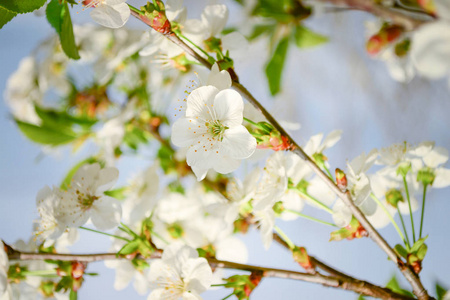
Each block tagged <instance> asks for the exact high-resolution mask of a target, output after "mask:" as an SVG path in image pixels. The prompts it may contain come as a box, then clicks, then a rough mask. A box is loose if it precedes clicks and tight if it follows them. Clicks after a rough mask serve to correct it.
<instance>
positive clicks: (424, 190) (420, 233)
mask: <svg viewBox="0 0 450 300" xmlns="http://www.w3.org/2000/svg"><path fill="white" fill-rule="evenodd" d="M427 187H428V184H424V185H423V198H422V214H421V216H420V231H419V239H421V238H422V227H423V216H424V214H425V197H426V194H427Z"/></svg>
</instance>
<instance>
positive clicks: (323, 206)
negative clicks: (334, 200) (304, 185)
mask: <svg viewBox="0 0 450 300" xmlns="http://www.w3.org/2000/svg"><path fill="white" fill-rule="evenodd" d="M295 190H296V191H297V192H298V193H299V194H300V195H302V196H304V197H306V198H308V199H309V200H311V201H313V202H314V203H316V204H317V205H319V206H320V207H321V208H322V209H323V210H325V211H326V212H328V213H329V214H333V210H332V209H331V208H329V207H328V206H326V205H325V204H324V203H322V202H321V201H319V200H317V199H316V198H314V197H313V196H311V195H310V194H308V193H306V192H302V191H300V190H299V189H295Z"/></svg>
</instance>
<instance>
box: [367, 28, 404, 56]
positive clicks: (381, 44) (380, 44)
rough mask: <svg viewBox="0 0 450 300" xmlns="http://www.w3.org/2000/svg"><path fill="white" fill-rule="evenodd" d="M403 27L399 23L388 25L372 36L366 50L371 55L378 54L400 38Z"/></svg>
mask: <svg viewBox="0 0 450 300" xmlns="http://www.w3.org/2000/svg"><path fill="white" fill-rule="evenodd" d="M402 33H403V29H402V28H401V27H400V26H397V25H386V26H383V27H381V29H380V31H379V32H378V33H377V34H375V35H373V36H371V37H370V38H369V40H368V41H367V43H366V50H367V52H368V53H369V54H370V55H376V54H378V53H379V52H380V51H381V50H383V49H384V48H385V47H387V46H388V45H389V44H390V43H392V42H393V41H395V40H396V39H398V38H399V37H400V36H401V34H402Z"/></svg>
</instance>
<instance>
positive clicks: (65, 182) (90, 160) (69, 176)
mask: <svg viewBox="0 0 450 300" xmlns="http://www.w3.org/2000/svg"><path fill="white" fill-rule="evenodd" d="M95 162H97V160H96V159H95V158H94V157H88V158H86V159H84V160H82V161H80V162H79V163H77V164H76V165H75V166H73V167H72V169H70V171H69V172H68V173H67V175H66V177H64V179H63V181H62V182H61V185H60V188H61V189H62V190H67V189H68V188H69V185H70V182H71V181H72V177H73V175H75V173H76V172H77V171H78V169H79V168H81V167H82V166H83V165H85V164H93V163H95Z"/></svg>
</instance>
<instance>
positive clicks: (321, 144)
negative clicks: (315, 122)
mask: <svg viewBox="0 0 450 300" xmlns="http://www.w3.org/2000/svg"><path fill="white" fill-rule="evenodd" d="M341 136H342V130H334V131H332V132H330V133H329V134H328V135H327V136H326V137H325V138H323V133H319V134H316V135H314V136H312V137H311V138H310V139H309V141H308V142H307V143H306V145H305V147H303V150H304V151H305V152H306V153H307V154H308V155H310V156H313V157H314V155H315V154H323V151H325V150H326V149H328V148H331V147H333V146H334V145H335V144H336V143H337V142H339V140H340V139H341ZM325 165H327V167H328V162H326V161H325Z"/></svg>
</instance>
